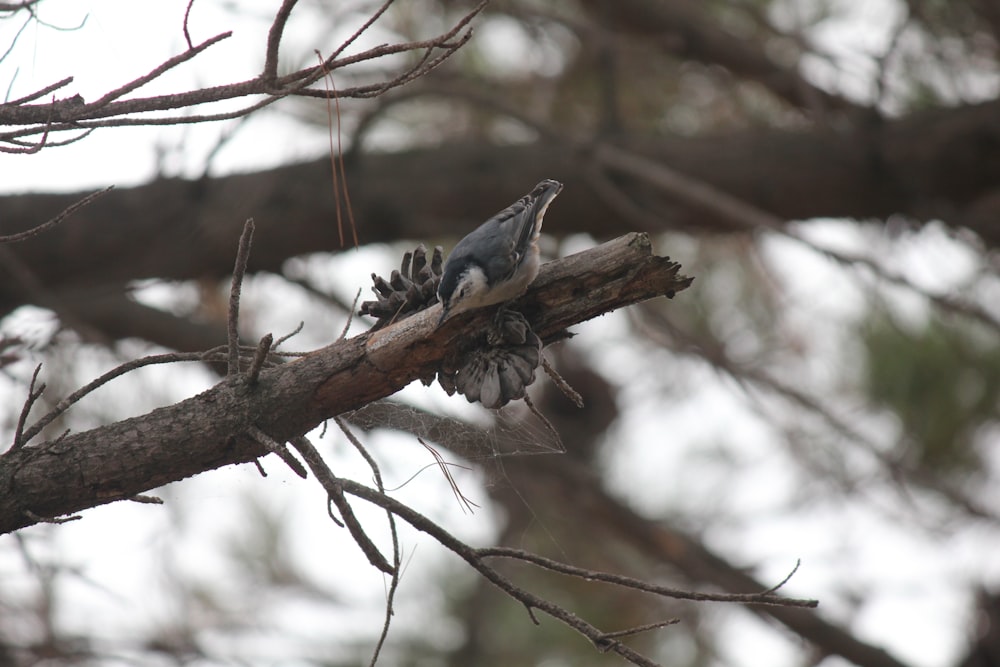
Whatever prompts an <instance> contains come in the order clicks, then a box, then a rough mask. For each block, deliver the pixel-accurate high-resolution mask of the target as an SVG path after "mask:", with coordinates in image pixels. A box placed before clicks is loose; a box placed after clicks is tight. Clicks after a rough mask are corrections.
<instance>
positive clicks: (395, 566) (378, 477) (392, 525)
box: [334, 417, 402, 667]
mask: <svg viewBox="0 0 1000 667" xmlns="http://www.w3.org/2000/svg"><path fill="white" fill-rule="evenodd" d="M334 421H335V422H336V423H337V426H339V427H340V430H341V432H342V433H343V434H344V435H345V436H347V439H348V441H349V442H350V443H351V444H352V445H354V448H355V449H356V450H358V453H360V454H361V456H362V457H363V458H364V459H365V461H366V462H367V463H368V467H370V468H371V470H372V476H373V477H374V478H375V486H376V488H377V489H378V490H379V493H385V485H384V484H383V483H382V471H381V470H379V467H378V463H376V462H375V457H373V456H372V455H371V454H369V453H368V450H367V449H366V448H365V446H364V445H362V444H361V441H360V440H358V439H357V438H356V437H355V435H354V433H352V432H351V430H350V429H349V428H348V427H347V424H346V423H345V422H344V420H342V419H341V418H340V417H334ZM385 514H386V518H387V519H388V521H389V534H390V536H391V538H392V573H391V575H390V576H391V579H390V582H389V590H388V592H387V593H386V599H385V620H384V621H383V622H382V632H381V633H380V634H379V638H378V641H377V642H376V643H375V648H374V650H373V651H372V659H371V662H370V663H369V667H375V663H376V662H378V656H379V654H380V653H381V652H382V647H383V646H384V645H385V640H386V638H388V636H389V625H390V623H391V621H392V615H393V613H394V610H393V606H392V603H393V600H395V598H396V589H397V588H399V578H400V576H401V575H402V570H401V565H402V562H401V561H402V553H401V551H400V548H399V535H398V533H397V531H396V518H395V517H394V516H393V515H392V512H390V511H389V510H386V512H385Z"/></svg>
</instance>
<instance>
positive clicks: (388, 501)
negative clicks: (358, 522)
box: [332, 478, 657, 667]
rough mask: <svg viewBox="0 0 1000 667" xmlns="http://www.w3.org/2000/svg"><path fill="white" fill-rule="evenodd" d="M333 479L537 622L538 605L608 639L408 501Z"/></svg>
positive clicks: (598, 641)
mask: <svg viewBox="0 0 1000 667" xmlns="http://www.w3.org/2000/svg"><path fill="white" fill-rule="evenodd" d="M332 481H334V482H335V483H337V484H338V485H339V486H340V488H342V489H343V491H345V492H346V493H349V494H351V495H353V496H357V497H359V498H363V499H364V500H367V501H369V502H371V503H373V504H375V505H377V506H379V507H382V508H383V509H386V510H390V511H392V513H393V514H395V515H396V516H398V517H400V518H401V519H403V520H404V521H406V522H407V523H408V524H410V525H411V526H413V527H414V528H416V529H417V530H419V531H421V532H424V533H427V534H428V535H430V536H431V537H433V538H434V539H436V540H437V541H438V542H439V543H441V545H442V546H444V547H445V548H447V549H449V550H450V551H452V552H453V553H455V554H456V555H458V556H459V557H461V558H462V559H463V560H465V561H466V562H467V563H468V564H469V565H470V566H471V567H472V568H473V569H475V570H476V571H477V572H479V573H480V574H481V575H482V576H483V577H485V578H486V579H487V580H488V581H490V582H491V583H492V584H494V585H495V586H497V587H498V588H499V589H500V590H502V591H504V592H505V593H506V594H507V595H509V596H510V597H512V598H513V599H515V600H517V601H518V602H520V603H521V604H523V605H524V607H525V609H526V610H527V611H528V613H529V615H531V617H532V619H533V620H535V621H536V622H537V618H535V616H534V610H536V609H537V610H539V611H542V612H544V613H546V614H548V615H549V616H551V617H552V618H554V619H556V620H558V621H561V622H562V623H565V624H566V625H568V626H569V627H571V628H573V629H574V630H576V631H577V632H579V633H580V634H582V635H583V636H585V637H587V638H588V639H590V641H591V642H593V643H594V645H595V646H596V647H598V649H601V650H603V648H604V647H605V646H606V645H607V642H606V641H604V640H603V637H604V635H605V633H604V632H602V631H601V630H600V629H598V628H597V627H595V626H593V625H591V624H590V623H588V622H587V621H585V620H583V619H582V618H580V617H579V616H578V615H576V614H574V613H572V612H571V611H569V610H568V609H565V608H564V607H562V606H560V605H558V604H556V603H554V602H551V601H549V600H546V599H545V598H542V597H540V596H538V595H535V594H534V593H531V592H529V591H527V590H525V589H523V588H521V587H520V586H517V585H516V584H515V583H514V582H512V581H511V580H510V579H508V578H507V577H506V576H504V575H503V574H501V573H500V572H499V571H498V570H496V569H495V568H493V567H491V566H490V565H489V564H488V563H487V562H486V560H485V558H484V557H483V556H481V555H480V554H479V550H478V549H475V548H473V547H471V546H469V545H468V544H466V543H465V542H462V541H461V540H459V539H458V538H456V537H455V536H453V535H452V534H451V533H449V532H448V531H446V530H444V528H442V527H441V526H439V525H437V524H436V523H434V522H433V521H431V520H430V519H428V518H427V517H425V516H424V515H423V514H420V513H419V512H417V511H416V510H414V509H413V508H411V507H409V506H408V505H405V504H403V503H401V502H399V501H398V500H395V499H394V498H391V497H390V496H387V495H385V494H382V493H379V492H378V491H376V490H375V489H371V488H369V487H367V486H364V485H363V484H358V483H357V482H355V481H353V480H349V479H341V478H334V480H332ZM610 650H611V651H613V652H614V653H617V654H618V655H620V656H622V657H623V658H625V659H626V660H628V661H629V662H631V663H632V664H634V665H640V666H642V667H657V664H656V663H655V662H653V661H652V660H650V659H649V658H647V657H646V656H644V655H642V654H641V653H639V652H638V651H636V650H634V649H632V648H630V647H628V646H625V645H624V644H621V643H618V642H614V643H613V644H612V645H611V646H610Z"/></svg>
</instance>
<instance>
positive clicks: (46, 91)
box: [0, 76, 73, 107]
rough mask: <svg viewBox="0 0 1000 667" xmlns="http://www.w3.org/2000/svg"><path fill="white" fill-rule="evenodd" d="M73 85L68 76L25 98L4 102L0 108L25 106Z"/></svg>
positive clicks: (71, 78) (71, 79)
mask: <svg viewBox="0 0 1000 667" xmlns="http://www.w3.org/2000/svg"><path fill="white" fill-rule="evenodd" d="M71 83H73V77H71V76H68V77H66V78H65V79H60V80H59V81H56V82H55V83H51V84H49V85H47V86H45V87H44V88H39V89H38V90H36V91H35V92H33V93H29V94H27V95H25V96H24V97H19V98H17V99H16V100H11V101H9V102H4V103H3V104H0V107H3V106H17V105H19V104H25V103H27V102H33V101H35V100H37V99H38V98H39V97H45V96H46V95H48V94H49V93H52V92H55V91H57V90H59V89H60V88H63V87H65V86H68V85H69V84H71Z"/></svg>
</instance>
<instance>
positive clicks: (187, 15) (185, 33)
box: [183, 0, 194, 50]
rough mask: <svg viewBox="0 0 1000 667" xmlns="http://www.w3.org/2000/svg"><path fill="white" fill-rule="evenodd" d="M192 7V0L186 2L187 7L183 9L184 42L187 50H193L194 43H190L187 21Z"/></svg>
mask: <svg viewBox="0 0 1000 667" xmlns="http://www.w3.org/2000/svg"><path fill="white" fill-rule="evenodd" d="M192 7H194V0H188V3H187V7H185V8H184V25H183V31H184V41H185V42H187V45H188V49H189V50H190V49H194V43H193V42H192V41H191V32H190V31H189V30H188V19H190V18H191V8H192Z"/></svg>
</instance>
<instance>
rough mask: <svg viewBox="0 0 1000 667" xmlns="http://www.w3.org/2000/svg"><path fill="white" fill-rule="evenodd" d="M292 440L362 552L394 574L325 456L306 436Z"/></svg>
mask: <svg viewBox="0 0 1000 667" xmlns="http://www.w3.org/2000/svg"><path fill="white" fill-rule="evenodd" d="M290 442H291V443H292V446H293V447H295V449H297V450H298V452H299V454H300V455H301V456H302V458H303V459H305V462H306V465H308V466H309V469H310V470H312V472H313V475H315V476H316V478H317V479H318V480H319V482H320V484H322V485H323V488H324V489H325V490H326V493H327V496H329V499H330V502H332V503H333V504H334V505H335V506H336V508H337V511H338V512H340V516H341V518H342V519H343V521H344V525H345V526H347V530H348V532H350V533H351V537H352V538H354V541H355V543H357V545H358V547H360V548H361V551H362V553H364V554H365V556H366V557H367V558H368V562H369V563H371V564H372V566H374V567H376V568H378V569H379V570H381V571H382V572H385V573H386V574H390V575H391V574H393V573H394V572H395V569H394V568H393V566H392V565H390V564H389V562H388V561H387V560H386V559H385V556H383V555H382V553H381V552H380V551H379V550H378V547H376V546H375V543H374V542H372V541H371V538H370V537H368V535H367V533H365V531H364V528H362V527H361V522H359V521H358V518H357V517H356V516H355V515H354V510H353V509H351V505H350V503H348V502H347V498H346V497H345V496H344V489H343V487H342V486H341V482H342V481H343V480H341V479H340V478H339V477H337V476H335V475H334V474H333V472H332V471H331V470H330V468H329V467H327V465H326V463H325V462H324V461H323V457H321V456H320V454H319V452H318V451H316V448H315V447H314V446H313V444H312V443H311V442H309V440H308V439H307V438H306V437H305V436H299V437H297V438H292V439H291V440H290Z"/></svg>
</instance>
